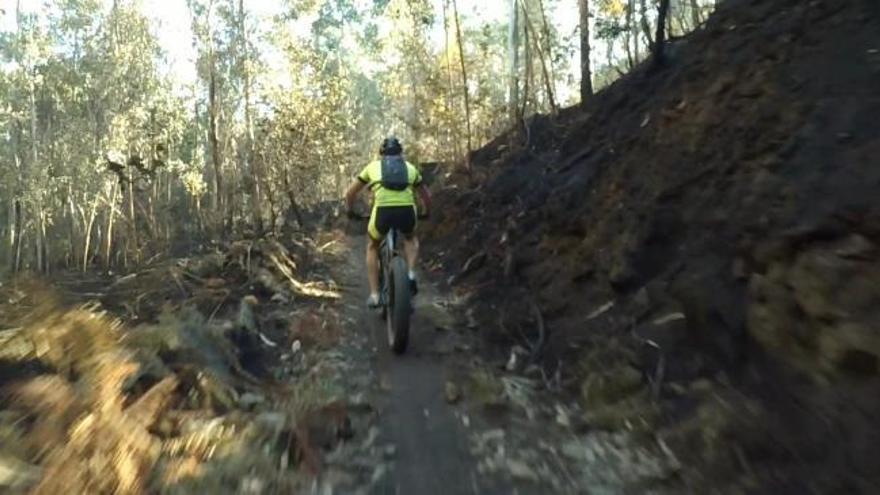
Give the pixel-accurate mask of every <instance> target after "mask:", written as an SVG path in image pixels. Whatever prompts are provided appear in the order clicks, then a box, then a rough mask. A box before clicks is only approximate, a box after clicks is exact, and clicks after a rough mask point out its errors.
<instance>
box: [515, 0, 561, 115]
mask: <svg viewBox="0 0 880 495" xmlns="http://www.w3.org/2000/svg"><path fill="white" fill-rule="evenodd" d="M523 22H524V25H525V28H526V30H527V31H528V33H529V37H530V38H531V39H532V43H533V44H534V46H535V51H536V52H538V60H539V61H540V62H541V75H542V76H543V79H544V90H545V91H546V92H547V100H548V102H549V104H550V111H551V112H553V113H554V114H555V113H556V111H557V110H558V109H557V107H556V98H555V97H554V94H553V93H554V92H553V81H552V80H551V78H550V72H549V71H548V69H547V61H546V58H547V55H546V54H545V52H544V48H542V46H541V40H540V38H541V37H540V36H538V33H537V32H536V30H535V26H534V24H533V23H532V21H531V19H530V18H529V13H528V11H526V7H525V5H523ZM526 49H528V47H526Z"/></svg>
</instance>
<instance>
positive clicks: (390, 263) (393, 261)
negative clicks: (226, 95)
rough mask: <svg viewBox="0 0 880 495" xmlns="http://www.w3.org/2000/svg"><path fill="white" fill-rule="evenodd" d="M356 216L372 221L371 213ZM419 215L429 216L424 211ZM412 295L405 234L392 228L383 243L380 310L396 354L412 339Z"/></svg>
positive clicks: (390, 345)
mask: <svg viewBox="0 0 880 495" xmlns="http://www.w3.org/2000/svg"><path fill="white" fill-rule="evenodd" d="M354 218H357V219H360V220H368V221H369V218H370V217H369V216H368V215H367V216H364V215H360V214H355V217H354ZM418 218H419V219H420V220H424V219H426V218H427V217H426V216H424V215H421V214H420V215H419V216H418ZM412 299H413V294H412V291H411V288H410V280H409V268H408V266H407V264H406V259H405V258H404V256H403V234H402V233H401V232H399V231H398V230H397V229H395V228H392V229H389V230H388V233H387V234H385V238H384V239H382V242H381V244H380V245H379V304H380V309H379V312H380V315H381V317H382V319H383V320H385V326H386V331H387V333H388V346H389V347H391V350H392V351H394V353H395V354H403V353H404V352H406V346H407V344H408V343H409V324H410V317H411V316H412V314H413V309H414V308H413V300H412Z"/></svg>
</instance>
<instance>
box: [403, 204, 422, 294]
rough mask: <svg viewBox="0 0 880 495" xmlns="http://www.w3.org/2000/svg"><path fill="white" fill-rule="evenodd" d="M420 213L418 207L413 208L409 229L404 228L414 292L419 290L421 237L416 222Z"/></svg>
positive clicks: (410, 279) (407, 262)
mask: <svg viewBox="0 0 880 495" xmlns="http://www.w3.org/2000/svg"><path fill="white" fill-rule="evenodd" d="M417 218H418V215H417V213H416V208H415V207H413V209H412V218H411V219H407V220H408V221H407V227H408V228H407V229H404V239H403V256H404V258H406V266H407V268H408V269H409V281H410V288H411V289H412V292H413V294H415V293H416V292H418V291H419V289H418V285H417V284H416V265H417V263H418V259H419V238H418V236H416V226H417V225H416V224H417V223H418V222H417V220H416V219H417Z"/></svg>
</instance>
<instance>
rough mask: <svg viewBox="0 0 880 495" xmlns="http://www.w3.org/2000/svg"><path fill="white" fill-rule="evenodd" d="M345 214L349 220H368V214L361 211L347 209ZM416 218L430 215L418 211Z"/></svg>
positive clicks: (420, 218)
mask: <svg viewBox="0 0 880 495" xmlns="http://www.w3.org/2000/svg"><path fill="white" fill-rule="evenodd" d="M346 215H347V216H348V218H350V219H351V220H369V219H370V215H364V214H363V213H359V212H356V211H349V212H348V213H347V214H346ZM417 218H418V219H419V220H428V219H429V218H431V215H430V214H428V213H421V212H419V214H418V216H417Z"/></svg>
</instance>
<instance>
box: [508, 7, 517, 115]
mask: <svg viewBox="0 0 880 495" xmlns="http://www.w3.org/2000/svg"><path fill="white" fill-rule="evenodd" d="M507 57H508V60H509V63H510V67H509V70H510V74H509V75H508V82H507V104H508V105H509V111H510V120H511V122H513V123H516V122H518V121H519V6H518V0H510V23H509V25H508V28H507Z"/></svg>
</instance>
